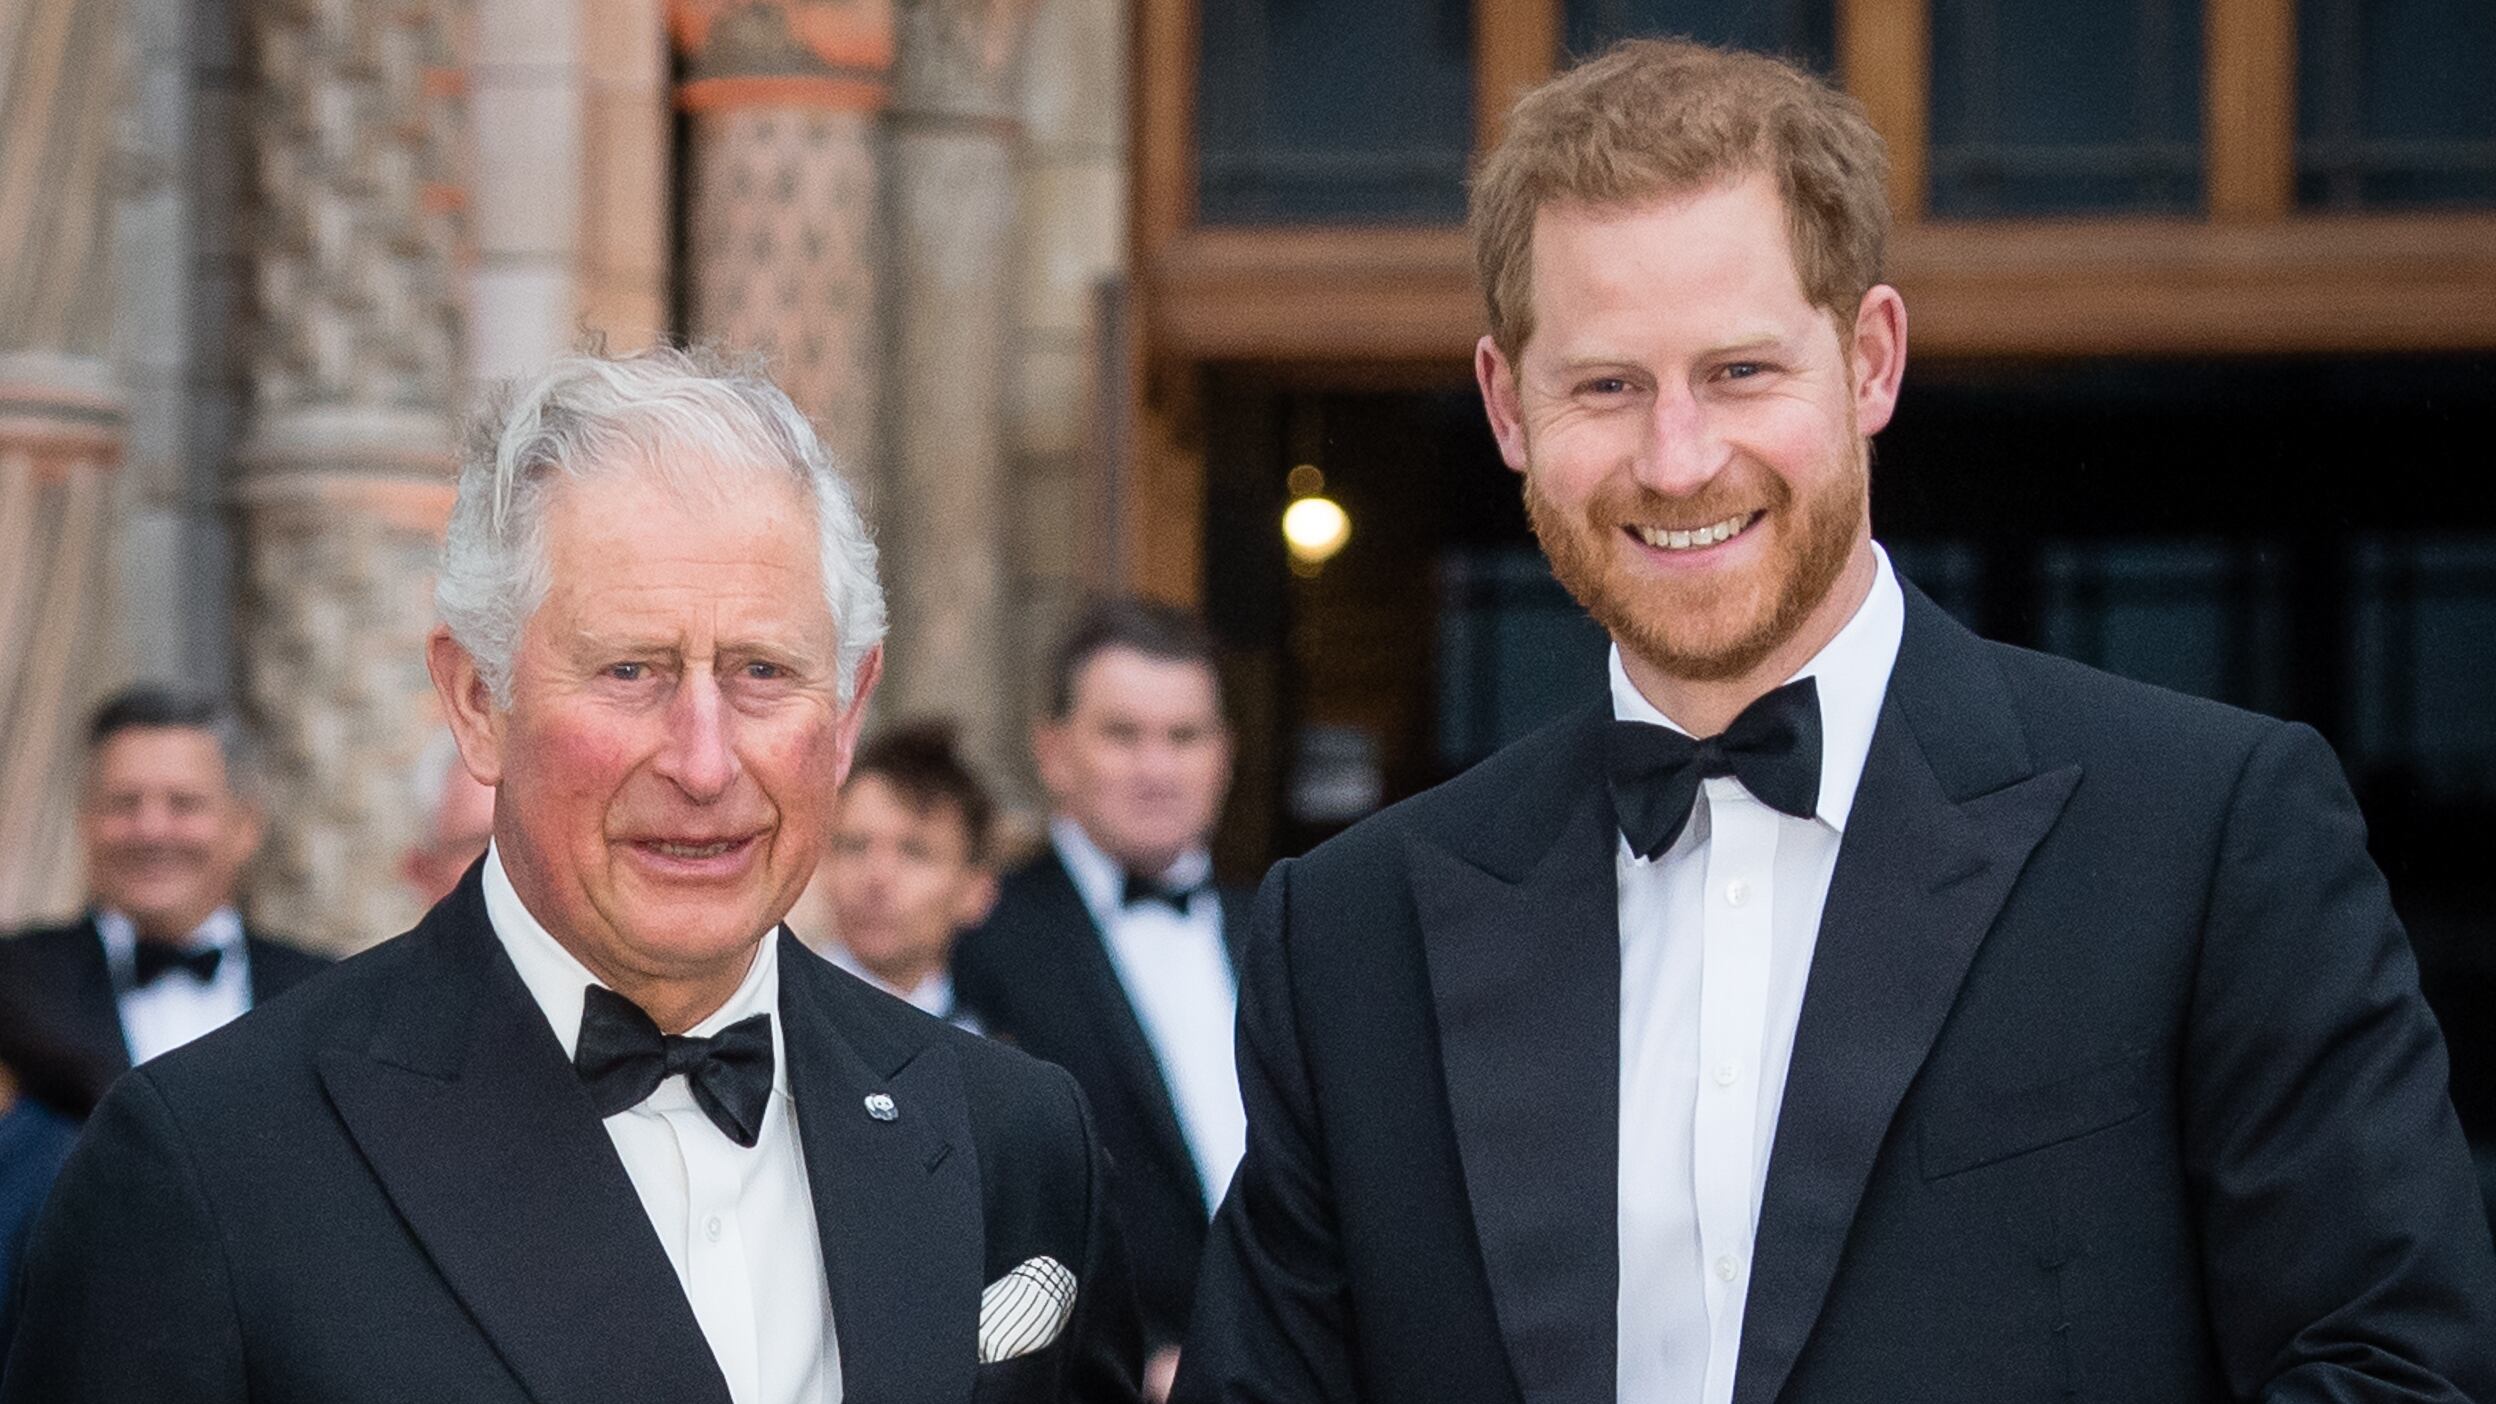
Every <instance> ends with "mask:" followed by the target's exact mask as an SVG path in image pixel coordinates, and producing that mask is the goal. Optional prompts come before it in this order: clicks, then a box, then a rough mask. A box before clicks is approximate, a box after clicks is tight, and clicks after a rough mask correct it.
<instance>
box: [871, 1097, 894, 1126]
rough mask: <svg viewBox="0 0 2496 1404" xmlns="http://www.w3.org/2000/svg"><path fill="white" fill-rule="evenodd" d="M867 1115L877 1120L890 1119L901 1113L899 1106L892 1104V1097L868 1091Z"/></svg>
mask: <svg viewBox="0 0 2496 1404" xmlns="http://www.w3.org/2000/svg"><path fill="white" fill-rule="evenodd" d="M867 1115H869V1116H871V1117H874V1118H875V1119H876V1120H878V1121H891V1120H893V1119H894V1118H896V1117H898V1116H900V1115H901V1108H899V1107H897V1106H894V1105H893V1099H892V1098H890V1097H888V1096H886V1095H884V1094H883V1093H881V1092H870V1093H868V1094H867Z"/></svg>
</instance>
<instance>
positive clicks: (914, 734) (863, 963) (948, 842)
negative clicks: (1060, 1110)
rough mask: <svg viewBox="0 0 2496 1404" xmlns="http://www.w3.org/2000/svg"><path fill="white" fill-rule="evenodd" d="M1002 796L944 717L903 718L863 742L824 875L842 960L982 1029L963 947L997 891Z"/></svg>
mask: <svg viewBox="0 0 2496 1404" xmlns="http://www.w3.org/2000/svg"><path fill="white" fill-rule="evenodd" d="M995 823H996V804H995V802H994V801H993V800H991V799H990V798H989V797H988V787H987V786H986V785H983V784H981V783H980V780H979V777H978V776H977V775H974V774H972V773H971V768H970V765H969V763H968V762H966V761H965V760H963V759H962V754H961V752H960V751H959V750H958V749H956V747H955V744H954V737H953V728H952V727H951V726H950V725H947V724H945V723H942V722H929V721H922V722H914V723H910V724H908V725H904V726H898V727H895V728H893V729H892V730H890V731H887V732H885V733H884V734H883V735H881V736H879V737H877V738H876V739H875V740H873V741H871V742H868V743H867V745H866V746H865V747H864V748H862V749H861V750H860V751H859V752H858V764H857V765H856V766H855V767H853V768H852V769H851V770H850V772H849V783H848V784H846V785H844V786H842V787H841V807H840V813H839V814H838V815H837V816H835V818H834V819H833V821H832V845H831V849H830V851H829V852H828V853H827V854H826V855H825V857H824V861H823V868H822V870H821V871H820V873H819V874H818V875H817V880H818V881H820V882H822V883H823V884H824V886H825V887H826V888H827V889H828V891H829V895H830V906H831V909H832V910H831V916H832V923H833V931H832V940H831V942H830V943H829V947H830V948H829V950H828V951H827V954H829V955H830V956H831V958H832V963H833V964H835V965H838V966H840V967H841V968H842V969H843V970H846V971H848V972H849V973H851V974H852V975H856V976H857V977H859V978H860V979H862V980H865V981H867V982H869V983H870V984H873V985H875V986H877V987H878V988H880V989H882V990H884V991H885V992H886V993H887V994H891V995H895V996H898V997H899V998H902V999H905V1000H908V1001H909V1002H910V1003H911V1004H913V1005H916V1006H917V1007H918V1008H920V1009H921V1010H924V1011H925V1012H927V1013H929V1014H933V1015H935V1016H936V1017H937V1018H939V1019H943V1020H946V1021H948V1022H950V1023H952V1024H954V1025H955V1026H957V1027H959V1028H964V1029H968V1030H970V1031H971V1032H972V1033H981V1032H985V1026H984V1024H983V1023H982V1021H981V1020H980V1018H979V1015H978V1013H977V1011H975V1010H973V1009H972V1008H971V1007H970V1006H969V1005H968V1004H966V1003H964V1002H963V1000H962V997H961V995H960V994H959V993H958V992H957V991H956V990H955V988H954V984H953V947H954V941H955V938H956V937H958V936H960V935H961V933H962V932H963V930H964V929H966V928H968V927H971V926H974V925H976V924H978V922H979V920H980V918H982V917H984V916H986V915H988V909H989V908H990V907H991V906H993V905H995V903H996V900H997V874H996V870H995V869H994V868H993V867H991V866H990V864H991V862H992V861H993V857H992V855H991V853H990V851H989V846H990V844H991V842H992V841H993V835H992V834H991V832H990V831H991V830H992V829H993V828H994V827H995Z"/></svg>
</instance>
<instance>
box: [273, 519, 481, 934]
mask: <svg viewBox="0 0 2496 1404" xmlns="http://www.w3.org/2000/svg"><path fill="white" fill-rule="evenodd" d="M310 482H311V480H308V479H298V480H296V483H295V484H294V486H295V487H297V488H299V489H308V488H309V487H310ZM369 486H370V485H369V484H367V483H366V482H362V481H358V480H353V479H349V480H345V481H343V482H341V481H340V480H338V479H331V480H330V481H329V482H327V483H324V484H322V485H321V486H320V487H319V488H318V489H313V490H297V491H289V492H286V493H284V494H283V495H282V496H278V497H275V498H271V499H264V500H261V501H258V502H255V503H253V504H252V508H251V511H250V513H249V516H248V522H247V528H246V537H245V548H246V550H247V552H248V561H249V566H248V571H247V575H246V578H245V580H244V582H243V601H242V608H243V614H244V617H245V618H246V619H247V620H248V621H249V632H248V636H249V641H250V645H251V669H250V674H249V678H250V681H249V685H248V698H247V701H248V706H249V709H250V713H251V716H252V718H253V721H254V723H255V725H256V728H257V730H258V731H259V733H260V736H261V739H262V742H263V744H264V748H265V754H266V757H267V762H266V765H267V775H266V780H267V785H268V792H269V800H270V815H271V819H272V822H271V824H270V826H269V838H268V844H267V847H266V848H264V849H263V850H262V852H261V855H260V859H259V861H258V863H257V864H256V865H255V866H254V870H253V884H252V898H253V904H254V905H253V915H254V916H255V918H256V919H258V920H260V921H262V922H264V923H266V924H267V925H268V926H269V927H270V928H271V929H273V930H278V931H284V932H287V933H289V934H292V935H295V936H298V937H300V938H302V939H304V940H306V941H309V942H315V943H318V944H320V945H322V946H324V947H326V948H328V949H331V950H336V951H339V952H342V953H343V952H345V951H349V950H353V949H356V948H358V947H361V946H365V945H369V944H371V943H372V942H374V941H378V940H380V939H382V938H383V937H386V936H390V935H393V934H395V933H397V932H399V931H403V930H405V929H406V928H407V927H408V926H409V925H410V924H411V923H412V922H413V921H414V919H415V917H416V916H417V914H418V909H417V906H416V903H415V899H414V898H413V896H412V895H411V894H410V893H409V892H408V891H407V890H406V889H404V888H403V887H402V886H401V885H400V883H399V881H398V877H397V863H396V859H397V857H398V855H399V854H400V853H402V852H404V851H405V850H406V848H407V846H408V845H410V844H411V843H413V842H415V841H416V839H417V838H418V837H419V833H420V830H421V829H422V827H423V824H424V821H425V816H424V814H423V813H422V812H421V809H420V806H418V805H417V804H416V803H415V801H414V797H413V796H412V794H411V793H410V792H409V783H410V776H411V775H412V774H413V772H414V769H415V763H416V757H417V753H418V751H419V750H420V749H421V747H422V746H423V744H424V741H425V739H426V737H427V736H428V735H429V734H430V730H431V727H432V725H433V722H434V703H433V696H432V686H431V684H430V682H429V681H428V680H427V678H426V676H425V670H424V654H423V649H422V641H423V639H424V637H425V634H426V632H427V630H429V629H430V628H431V627H432V622H433V603H432V591H431V584H432V573H433V564H434V558H435V555H436V553H437V552H438V550H439V538H438V536H437V535H436V533H435V531H434V530H432V529H431V528H430V526H429V525H428V524H427V523H426V518H427V517H429V516H431V515H432V513H431V512H428V511H426V510H424V506H425V504H423V503H422V502H421V501H420V500H412V501H410V502H409V503H407V504H400V503H390V502H382V501H375V500H372V499H371V498H369V497H366V496H364V493H365V491H366V490H367V489H368V488H369ZM385 491H395V492H398V493H404V492H405V491H406V490H405V489H398V488H397V487H396V485H392V487H391V488H390V489H385ZM434 491H435V492H437V493H441V494H442V500H443V501H444V503H445V504H446V503H447V492H446V491H444V490H442V489H439V488H437V489H434ZM408 505H412V506H415V507H416V508H417V510H414V511H408V510H404V507H405V506H408ZM435 510H436V511H439V510H442V509H440V508H437V509H435Z"/></svg>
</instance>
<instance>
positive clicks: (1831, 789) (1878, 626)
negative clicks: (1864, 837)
mask: <svg viewBox="0 0 2496 1404" xmlns="http://www.w3.org/2000/svg"><path fill="white" fill-rule="evenodd" d="M1872 560H1873V575H1872V592H1871V593H1870V594H1868V595H1866V596H1864V599H1863V603H1862V604H1861V605H1858V606H1857V607H1856V608H1855V613H1854V617H1853V618H1851V619H1849V620H1847V621H1846V625H1845V627H1844V628H1842V629H1839V630H1838V631H1837V637H1835V638H1833V639H1830V640H1829V641H1828V643H1827V644H1825V645H1823V646H1822V647H1821V649H1820V651H1819V652H1818V653H1816V654H1813V655H1812V658H1811V661H1810V662H1808V663H1805V664H1804V665H1803V666H1802V667H1800V668H1797V669H1795V670H1794V677H1792V678H1788V679H1786V681H1787V682H1792V681H1794V679H1795V678H1810V679H1812V680H1813V682H1814V685H1815V687H1816V688H1817V690H1818V691H1819V694H1820V802H1819V804H1818V805H1817V806H1816V809H1815V812H1816V813H1817V815H1818V816H1819V818H1820V821H1821V822H1822V823H1825V824H1827V825H1828V826H1829V827H1830V828H1832V829H1835V830H1837V831H1838V832H1839V833H1841V834H1842V833H1844V832H1846V818H1847V816H1848V815H1849V814H1850V813H1852V812H1853V810H1854V806H1855V787H1856V786H1857V785H1858V784H1859V783H1861V782H1862V780H1863V765H1864V761H1865V760H1866V759H1867V758H1869V757H1870V755H1871V754H1872V729H1873V728H1874V727H1875V726H1877V725H1879V723H1880V720H1881V699H1882V698H1883V697H1885V696H1887V695H1888V692H1889V673H1890V669H1891V668H1893V667H1895V666H1896V665H1897V662H1898V643H1899V640H1900V639H1902V638H1904V637H1905V635H1906V625H1907V597H1906V592H1905V591H1904V590H1901V589H1900V588H1899V587H1898V576H1897V573H1896V572H1895V571H1893V570H1892V569H1891V568H1890V564H1889V553H1888V552H1887V551H1884V550H1882V549H1881V544H1880V543H1879V542H1877V541H1875V542H1873V543H1872ZM1610 663H1611V675H1612V715H1613V716H1614V717H1615V718H1617V719H1619V720H1621V721H1639V722H1649V723H1652V724H1654V725H1657V726H1669V727H1672V729H1673V730H1675V731H1678V732H1681V733H1682V734H1683V735H1685V736H1686V735H1688V734H1689V729H1688V728H1686V727H1683V726H1679V725H1677V724H1675V723H1674V721H1673V719H1672V718H1670V717H1668V716H1666V715H1664V713H1663V712H1661V711H1659V710H1657V708H1656V706H1655V704H1654V703H1652V702H1649V701H1648V700H1647V698H1646V694H1644V693H1642V692H1640V691H1639V690H1638V688H1637V685H1636V684H1634V683H1632V682H1631V681H1630V680H1629V673H1628V670H1627V669H1625V668H1623V667H1622V666H1621V646H1620V645H1619V644H1617V643H1616V644H1614V645H1612V654H1611V660H1610Z"/></svg>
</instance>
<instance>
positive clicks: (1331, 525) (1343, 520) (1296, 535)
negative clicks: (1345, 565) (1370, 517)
mask: <svg viewBox="0 0 2496 1404" xmlns="http://www.w3.org/2000/svg"><path fill="white" fill-rule="evenodd" d="M1351 539H1352V517H1351V515H1350V514H1349V513H1347V512H1345V511H1344V510H1343V508H1342V507H1341V506H1339V505H1337V504H1336V502H1335V500H1334V499H1333V498H1331V497H1303V498H1301V499H1299V500H1298V501H1296V502H1294V503H1292V504H1291V505H1290V506H1289V507H1287V508H1285V509H1283V544H1284V545H1285V546H1288V547H1290V548H1291V556H1292V559H1293V560H1296V561H1300V562H1303V563H1305V564H1308V565H1322V564H1324V563H1325V562H1327V561H1328V560H1331V559H1333V557H1334V554H1335V553H1336V552H1337V551H1340V550H1342V549H1343V543H1345V542H1347V541H1349V540H1351Z"/></svg>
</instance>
